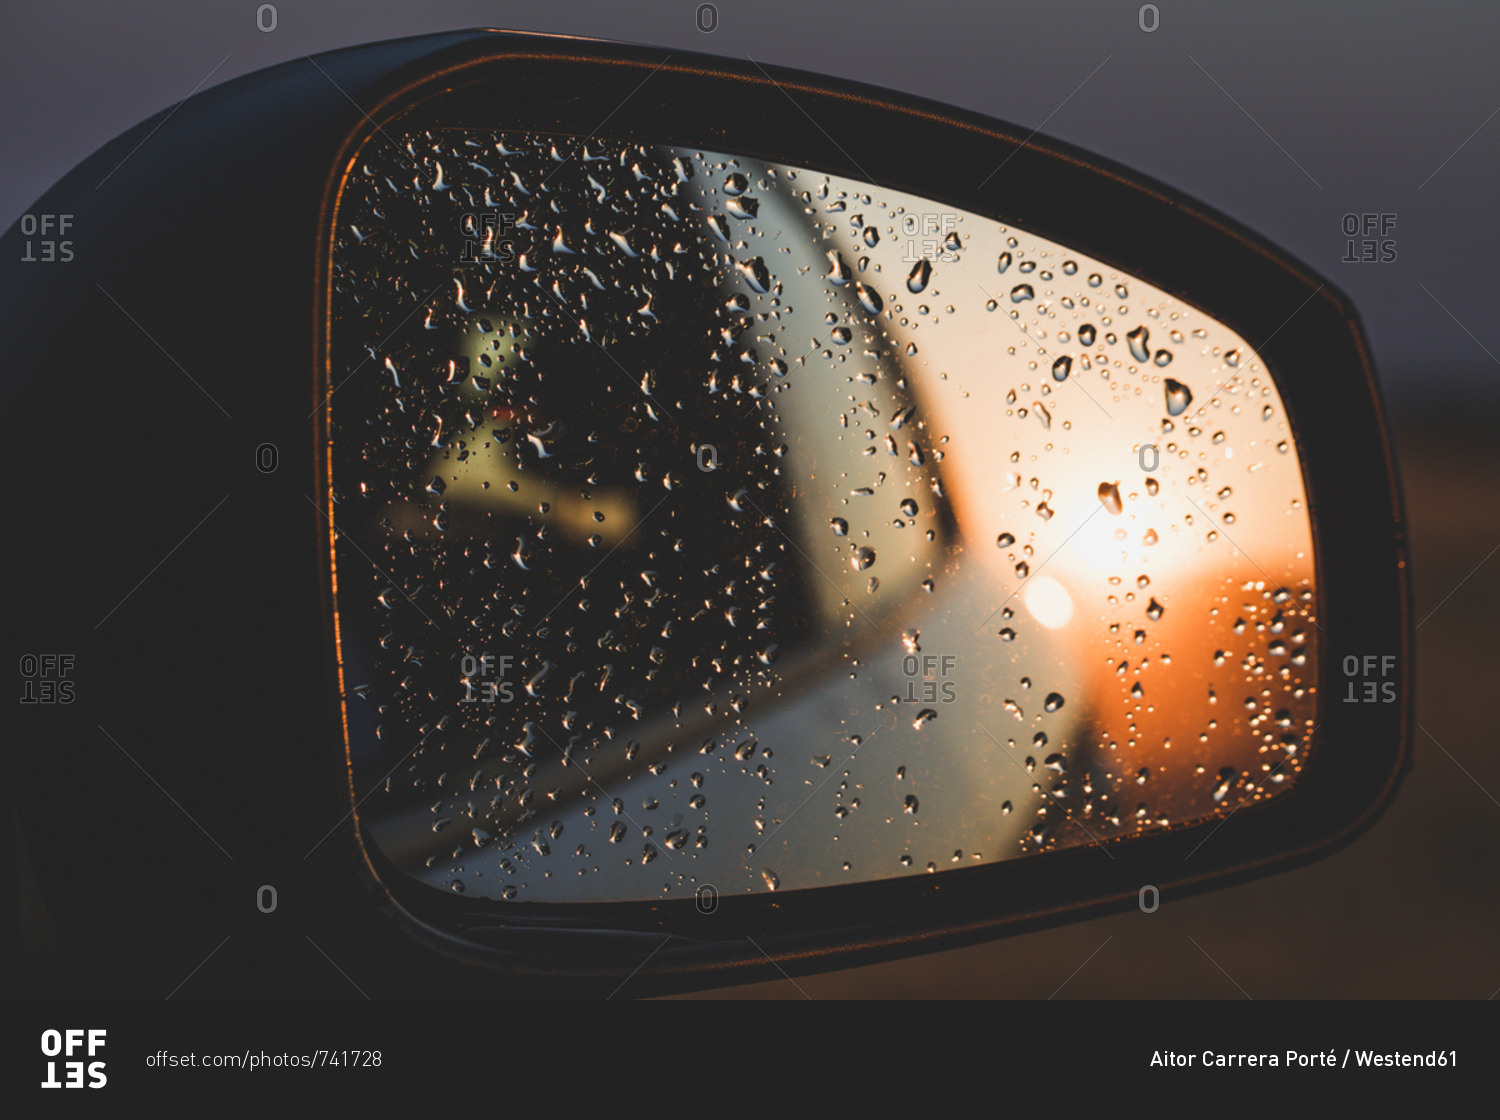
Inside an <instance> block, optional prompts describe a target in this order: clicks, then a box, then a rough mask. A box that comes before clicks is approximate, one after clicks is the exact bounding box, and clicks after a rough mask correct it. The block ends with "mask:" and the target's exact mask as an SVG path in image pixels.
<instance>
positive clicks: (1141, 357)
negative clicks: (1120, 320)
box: [1125, 327, 1177, 416]
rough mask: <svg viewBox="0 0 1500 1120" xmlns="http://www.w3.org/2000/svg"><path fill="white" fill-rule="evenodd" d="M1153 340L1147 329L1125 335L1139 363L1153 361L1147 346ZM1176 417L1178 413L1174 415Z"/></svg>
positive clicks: (1133, 356) (1132, 354) (1139, 328)
mask: <svg viewBox="0 0 1500 1120" xmlns="http://www.w3.org/2000/svg"><path fill="white" fill-rule="evenodd" d="M1150 340H1151V332H1150V331H1149V330H1147V329H1146V328H1145V327H1136V328H1135V330H1133V331H1130V332H1129V333H1128V334H1126V335H1125V341H1126V342H1128V343H1130V356H1131V357H1132V358H1134V359H1135V360H1136V361H1138V362H1146V361H1150V360H1151V348H1150V347H1149V346H1148V345H1147V343H1149V342H1150ZM1172 415H1173V416H1176V415H1177V413H1175V412H1174V413H1173V414H1172Z"/></svg>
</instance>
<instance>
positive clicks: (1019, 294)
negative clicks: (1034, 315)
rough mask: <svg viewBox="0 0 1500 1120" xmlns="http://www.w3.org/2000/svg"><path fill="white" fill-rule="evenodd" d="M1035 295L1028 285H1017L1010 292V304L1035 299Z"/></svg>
mask: <svg viewBox="0 0 1500 1120" xmlns="http://www.w3.org/2000/svg"><path fill="white" fill-rule="evenodd" d="M1035 296H1036V293H1035V292H1034V291H1032V290H1031V285H1030V284H1017V285H1016V286H1015V287H1014V288H1012V289H1011V290H1010V302H1011V303H1025V302H1026V301H1027V300H1028V299H1033V298H1035Z"/></svg>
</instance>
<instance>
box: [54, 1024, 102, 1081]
mask: <svg viewBox="0 0 1500 1120" xmlns="http://www.w3.org/2000/svg"><path fill="white" fill-rule="evenodd" d="M105 1034H106V1032H105V1031H103V1030H97V1029H96V1030H86V1031H85V1030H63V1031H50V1030H49V1031H43V1032H42V1055H43V1056H44V1057H46V1058H47V1059H48V1061H47V1077H46V1079H45V1080H44V1081H43V1082H42V1088H43V1089H102V1088H104V1086H105V1084H106V1083H107V1082H108V1080H109V1078H108V1077H106V1076H105V1073H104V1062H103V1060H102V1059H100V1060H98V1061H92V1062H90V1061H85V1060H84V1059H85V1058H97V1057H98V1054H99V1052H100V1051H101V1050H103V1049H104V1037H105ZM58 1058H63V1059H65V1060H64V1061H58V1060H57V1059H58ZM59 1075H60V1076H61V1080H59Z"/></svg>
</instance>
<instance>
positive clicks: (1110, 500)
mask: <svg viewBox="0 0 1500 1120" xmlns="http://www.w3.org/2000/svg"><path fill="white" fill-rule="evenodd" d="M1099 502H1100V504H1101V505H1103V506H1104V508H1105V510H1106V511H1107V512H1109V513H1112V514H1117V513H1120V512H1122V511H1123V510H1124V509H1125V505H1124V503H1123V502H1122V501H1121V500H1120V485H1119V483H1116V482H1101V483H1099Z"/></svg>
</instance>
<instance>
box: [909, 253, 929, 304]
mask: <svg viewBox="0 0 1500 1120" xmlns="http://www.w3.org/2000/svg"><path fill="white" fill-rule="evenodd" d="M931 278H932V262H931V261H929V260H927V259H926V258H925V257H924V258H923V259H922V260H919V261H918V262H917V263H916V264H914V265H912V268H911V271H910V272H908V273H907V274H906V290H907V291H908V292H911V293H912V295H916V294H917V293H918V292H920V291H922V290H923V289H924V288H926V287H927V281H928V280H930V279H931Z"/></svg>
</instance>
